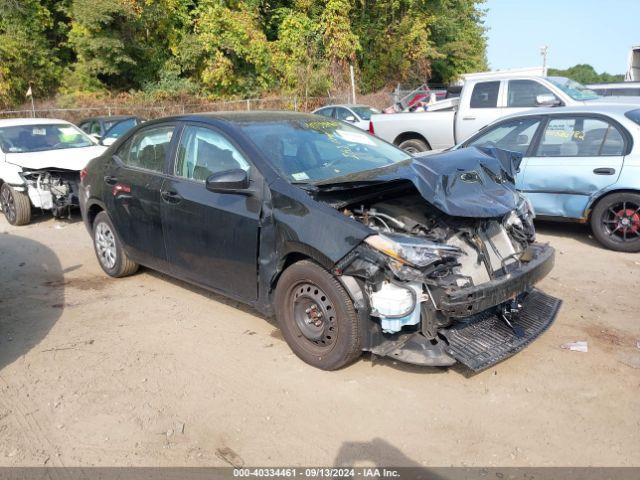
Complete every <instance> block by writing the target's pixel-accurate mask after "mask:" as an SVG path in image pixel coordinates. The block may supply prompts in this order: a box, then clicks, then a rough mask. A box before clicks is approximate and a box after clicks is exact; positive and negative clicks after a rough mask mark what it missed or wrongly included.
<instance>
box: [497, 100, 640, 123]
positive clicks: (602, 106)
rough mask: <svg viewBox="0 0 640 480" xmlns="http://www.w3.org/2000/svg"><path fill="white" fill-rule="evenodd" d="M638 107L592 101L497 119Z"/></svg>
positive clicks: (614, 112) (620, 111)
mask: <svg viewBox="0 0 640 480" xmlns="http://www.w3.org/2000/svg"><path fill="white" fill-rule="evenodd" d="M638 109H640V105H639V104H637V103H592V104H587V105H575V106H571V107H536V108H532V109H531V110H526V111H524V112H519V113H513V114H511V115H508V116H506V117H502V118H500V119H499V120H498V121H501V120H504V119H505V118H513V117H524V116H537V115H562V114H571V113H591V114H596V115H597V114H599V113H600V114H604V115H624V114H625V113H627V112H629V111H631V110H638Z"/></svg>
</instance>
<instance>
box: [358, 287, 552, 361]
mask: <svg viewBox="0 0 640 480" xmlns="http://www.w3.org/2000/svg"><path fill="white" fill-rule="evenodd" d="M561 304H562V301H561V300H560V299H558V298H555V297H552V296H550V295H547V294H546V293H543V292H541V291H540V290H537V289H533V290H532V292H531V293H529V294H528V295H527V296H526V297H525V298H524V299H523V300H522V308H521V310H520V313H519V315H518V317H517V318H513V319H511V325H512V326H509V325H508V324H507V322H505V321H504V319H503V318H501V314H500V313H498V312H497V311H496V310H495V309H493V310H490V311H486V312H482V313H479V314H477V315H473V316H471V317H468V318H466V319H463V320H459V321H458V323H456V324H455V325H454V326H452V327H449V328H447V329H443V330H440V331H439V332H438V340H437V341H431V340H428V339H427V338H426V337H425V336H424V335H422V333H421V332H415V333H412V334H404V335H401V336H400V340H399V341H397V342H394V343H393V344H391V345H389V348H384V346H378V347H375V348H372V349H371V351H372V352H373V353H375V354H377V355H382V356H388V357H391V358H393V359H395V360H399V361H401V362H406V363H411V364H414V365H421V366H449V365H453V364H454V363H455V362H456V361H458V362H460V363H462V364H463V365H466V366H467V367H468V368H470V369H471V370H473V371H476V372H478V371H481V370H484V369H486V368H489V367H491V366H492V365H495V364H496V363H499V362H501V361H502V360H504V359H506V358H508V357H510V356H512V355H514V354H516V353H518V352H519V351H520V350H522V349H523V348H524V347H526V346H527V345H529V344H530V343H531V342H533V341H534V340H535V339H536V338H538V337H539V336H540V335H542V334H543V333H544V332H545V331H546V330H547V329H548V328H549V327H550V326H551V324H552V323H553V321H554V320H555V318H556V315H557V314H558V311H559V310H560V305H561ZM513 327H516V328H515V329H514V328H513ZM516 329H517V331H518V333H519V335H516V333H515V330H516Z"/></svg>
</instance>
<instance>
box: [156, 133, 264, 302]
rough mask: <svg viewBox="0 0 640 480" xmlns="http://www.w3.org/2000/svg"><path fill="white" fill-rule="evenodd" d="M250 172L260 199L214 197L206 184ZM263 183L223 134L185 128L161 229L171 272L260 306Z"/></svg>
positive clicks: (166, 186) (165, 192) (166, 189)
mask: <svg viewBox="0 0 640 480" xmlns="http://www.w3.org/2000/svg"><path fill="white" fill-rule="evenodd" d="M233 169H242V170H244V171H246V172H248V176H249V178H250V181H251V182H252V183H253V185H254V186H258V188H255V190H256V191H257V192H256V193H249V192H248V191H247V192H245V193H243V192H237V193H218V192H211V191H209V190H207V188H206V186H205V185H206V180H207V178H208V177H209V176H211V175H212V174H214V173H220V172H224V171H228V170H233ZM260 185H262V177H261V176H260V174H259V173H258V171H257V169H256V168H255V167H253V166H252V165H251V164H250V163H249V161H248V160H247V159H246V157H245V156H244V154H243V153H242V152H241V151H240V150H239V148H237V147H236V146H235V144H234V143H233V142H232V141H231V140H230V139H229V138H227V137H226V136H225V135H224V134H223V133H222V132H220V131H219V130H216V129H214V128H213V127H210V126H205V125H200V124H186V125H185V126H184V129H183V131H182V135H181V137H180V140H179V142H178V145H177V148H176V155H175V158H174V161H173V162H172V165H171V168H170V174H169V176H168V177H167V178H166V179H165V181H164V182H163V185H162V188H161V191H160V197H161V199H162V200H161V215H162V227H163V233H164V239H165V245H166V248H167V257H168V260H169V262H170V264H171V268H172V272H173V273H174V274H175V275H176V276H178V277H180V278H183V279H185V280H188V281H191V282H195V283H197V284H200V285H203V286H206V287H210V288H213V289H215V290H218V291H222V292H226V293H229V294H232V296H234V297H237V298H238V297H239V298H242V299H244V300H248V301H251V300H255V299H256V298H257V293H258V287H257V285H258V283H257V273H258V270H257V260H258V240H259V221H260V212H261V198H260V190H261V188H259V186H260Z"/></svg>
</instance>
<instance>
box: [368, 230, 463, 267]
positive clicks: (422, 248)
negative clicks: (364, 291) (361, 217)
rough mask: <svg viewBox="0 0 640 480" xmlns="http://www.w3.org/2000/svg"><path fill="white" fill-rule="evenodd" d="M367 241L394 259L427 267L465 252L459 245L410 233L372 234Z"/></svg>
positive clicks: (405, 263) (411, 264)
mask: <svg viewBox="0 0 640 480" xmlns="http://www.w3.org/2000/svg"><path fill="white" fill-rule="evenodd" d="M365 243H367V245H369V246H370V247H371V248H373V249H375V250H377V251H378V252H380V253H383V254H384V255H386V256H387V257H390V258H392V259H393V260H396V261H398V262H400V263H402V264H404V265H409V266H411V267H417V268H424V267H427V266H429V265H431V264H432V263H435V262H437V261H439V260H443V259H445V258H451V257H458V256H460V255H462V253H463V252H462V250H460V249H459V248H458V247H452V246H451V245H445V244H442V243H435V242H432V241H430V240H427V239H424V238H420V237H413V236H408V235H395V234H378V235H371V236H370V237H367V238H366V239H365Z"/></svg>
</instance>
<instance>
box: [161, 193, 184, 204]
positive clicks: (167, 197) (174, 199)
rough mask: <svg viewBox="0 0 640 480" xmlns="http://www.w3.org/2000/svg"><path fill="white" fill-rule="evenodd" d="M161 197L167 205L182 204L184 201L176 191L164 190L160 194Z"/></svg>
mask: <svg viewBox="0 0 640 480" xmlns="http://www.w3.org/2000/svg"><path fill="white" fill-rule="evenodd" d="M160 196H161V197H162V200H164V201H165V202H166V203H174V204H175V203H180V202H181V201H182V197H181V196H180V195H179V194H178V192H176V191H175V190H162V191H161V192H160Z"/></svg>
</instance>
